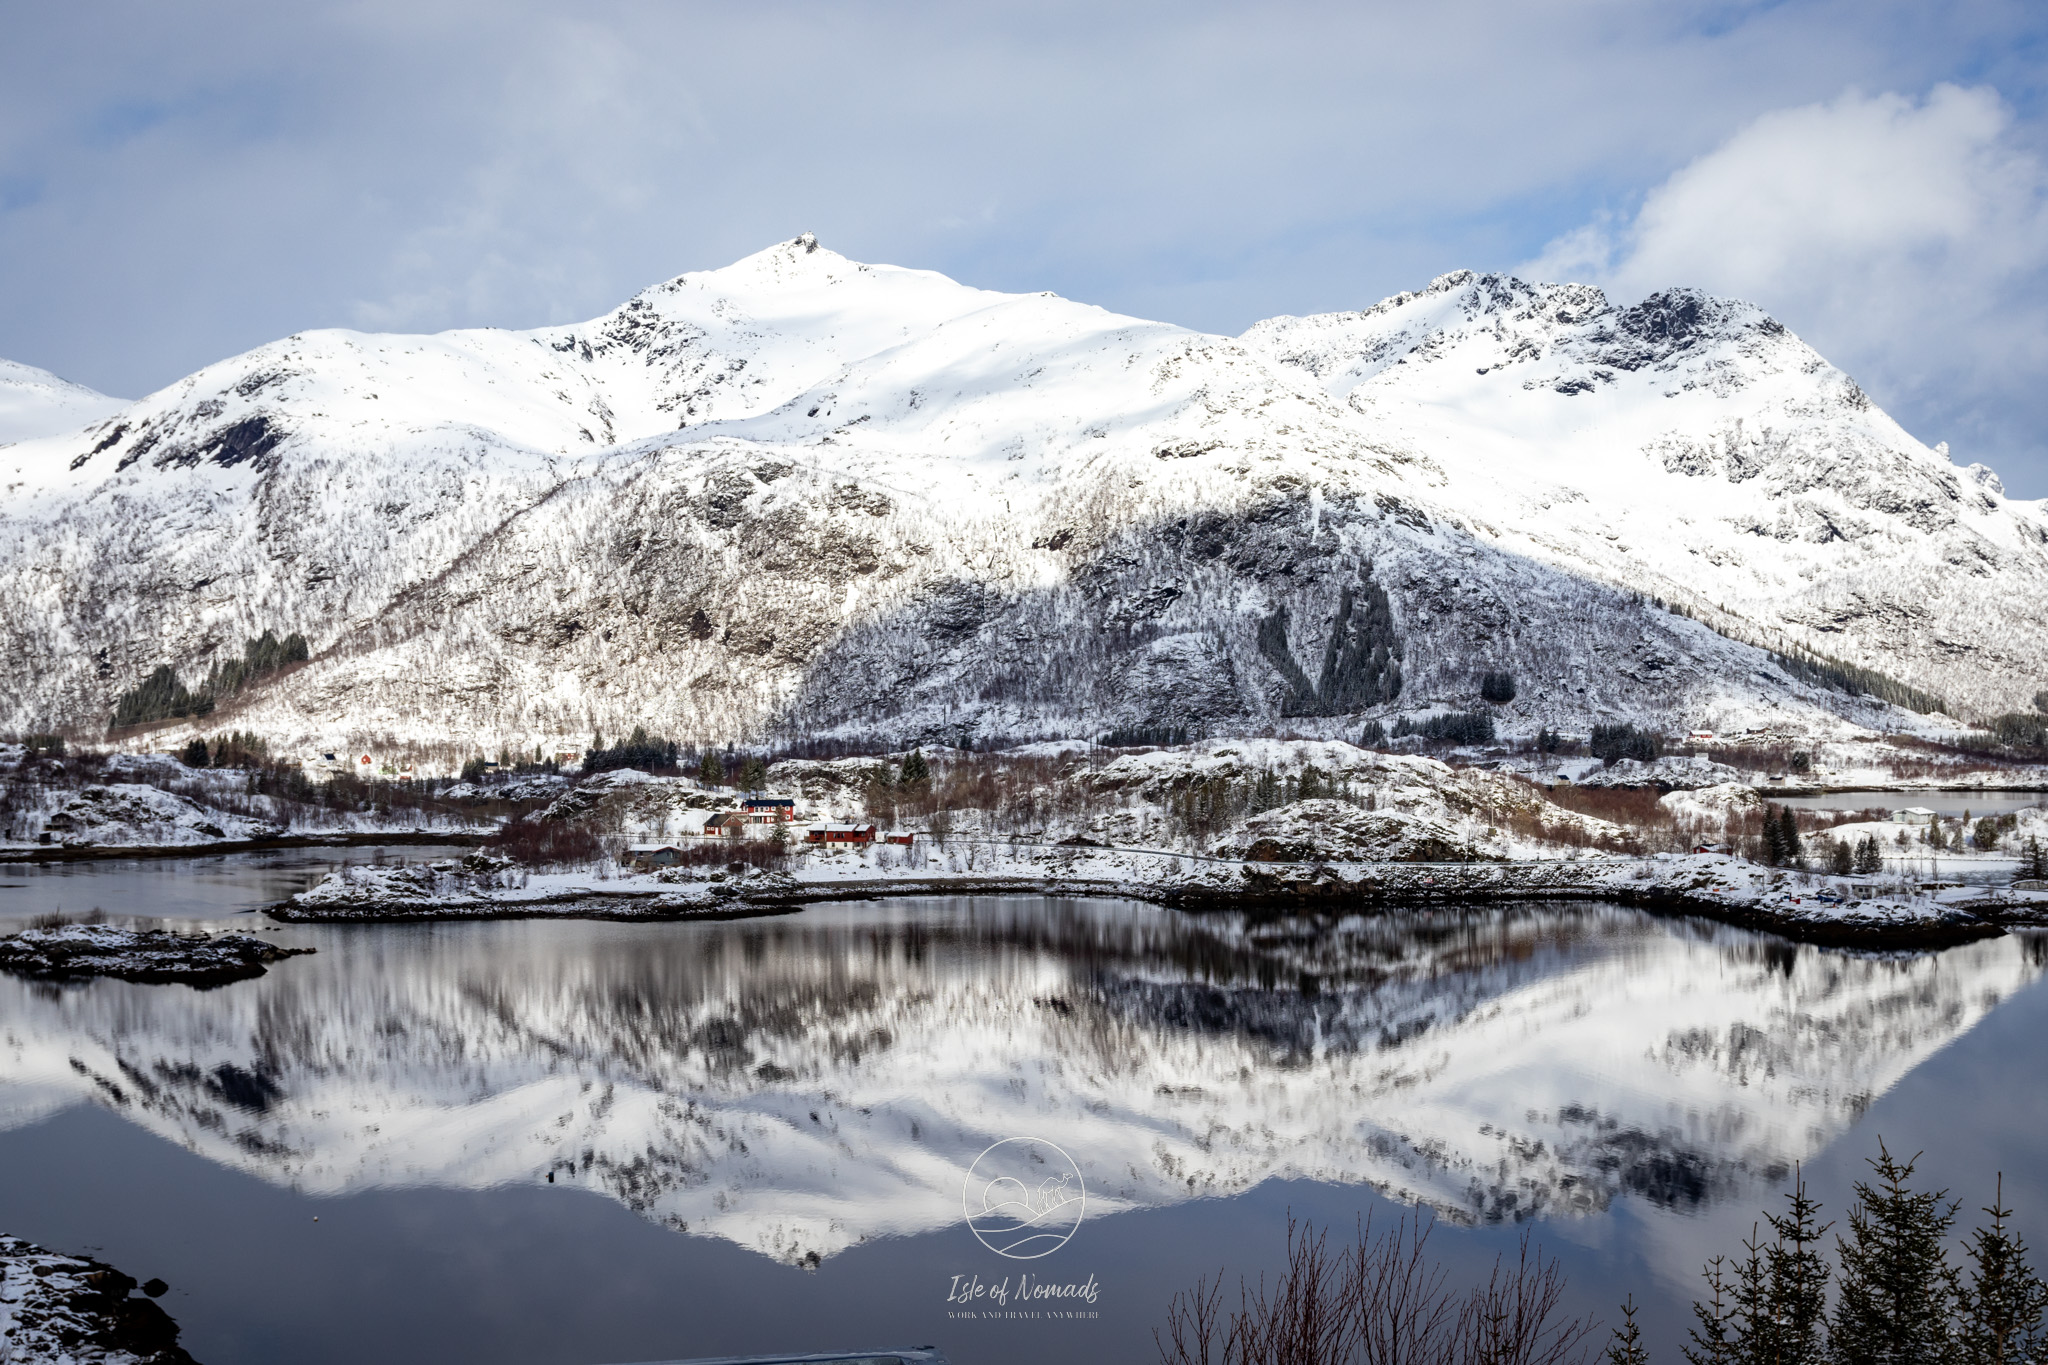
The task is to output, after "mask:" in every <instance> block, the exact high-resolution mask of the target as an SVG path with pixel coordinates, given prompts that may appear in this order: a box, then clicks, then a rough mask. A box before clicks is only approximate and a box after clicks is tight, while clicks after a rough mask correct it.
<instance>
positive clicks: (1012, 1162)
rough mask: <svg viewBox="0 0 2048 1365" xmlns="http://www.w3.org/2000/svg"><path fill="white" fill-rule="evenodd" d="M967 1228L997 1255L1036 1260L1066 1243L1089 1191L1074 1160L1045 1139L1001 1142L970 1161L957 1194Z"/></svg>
mask: <svg viewBox="0 0 2048 1365" xmlns="http://www.w3.org/2000/svg"><path fill="white" fill-rule="evenodd" d="M960 1202H961V1205H962V1207H963V1208H964V1209H965V1210H966V1213H967V1226H968V1227H970V1228H972V1229H973V1230H974V1235H975V1236H976V1237H978V1238H979V1239H981V1244H982V1245H983V1246H985V1247H987V1248H988V1249H989V1250H990V1251H993V1252H994V1253H995V1254H996V1255H998V1256H1008V1257H1009V1258H1010V1259H1012V1260H1016V1261H1034V1260H1037V1259H1038V1258H1039V1257H1040V1256H1047V1255H1050V1254H1051V1253H1053V1252H1055V1251H1058V1250H1059V1249H1060V1248H1061V1247H1063V1246H1065V1245H1066V1244H1067V1241H1068V1239H1069V1238H1071V1237H1072V1236H1073V1235H1074V1233H1075V1232H1076V1231H1077V1230H1078V1229H1079V1228H1080V1226H1081V1215H1082V1214H1083V1213H1084V1212H1086V1211H1087V1207H1088V1192H1087V1190H1086V1189H1085V1188H1083V1186H1082V1184H1081V1168H1080V1167H1079V1166H1076V1165H1075V1164H1074V1159H1073V1158H1072V1157H1070V1156H1068V1155H1067V1154H1066V1153H1065V1152H1063V1151H1061V1150H1060V1149H1059V1148H1058V1147H1055V1146H1054V1145H1053V1144H1052V1143H1050V1142H1047V1141H1045V1140H1044V1139H1043V1138H1004V1139H1003V1140H1002V1141H1001V1142H998V1143H995V1144H994V1145H992V1146H991V1147H989V1149H988V1150H987V1151H985V1152H983V1153H982V1154H981V1155H980V1156H978V1157H976V1158H975V1159H974V1165H972V1166H970V1167H969V1168H968V1170H967V1184H966V1187H965V1188H964V1189H963V1190H962V1191H961V1199H960Z"/></svg>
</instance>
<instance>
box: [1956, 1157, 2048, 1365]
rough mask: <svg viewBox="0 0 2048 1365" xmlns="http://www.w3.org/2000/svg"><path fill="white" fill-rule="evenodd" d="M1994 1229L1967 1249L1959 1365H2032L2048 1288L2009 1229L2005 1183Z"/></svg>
mask: <svg viewBox="0 0 2048 1365" xmlns="http://www.w3.org/2000/svg"><path fill="white" fill-rule="evenodd" d="M1984 1212H1986V1213H1988V1214H1990V1215H1991V1226H1990V1227H1980V1228H1978V1229H1977V1231H1976V1232H1975V1233H1974V1234H1973V1235H1972V1236H1971V1238H1970V1243H1969V1256H1970V1282H1969V1283H1968V1284H1967V1285H1965V1286H1964V1287H1963V1290H1962V1293H1961V1296H1960V1304H1959V1306H1960V1309H1961V1314H1960V1316H1961V1319H1962V1321H1961V1331H1960V1333H1959V1334H1958V1335H1959V1340H1958V1341H1957V1343H1956V1344H1957V1346H1958V1347H1960V1350H1959V1352H1958V1357H1957V1358H1958V1359H1959V1361H1960V1362H1961V1365H2032V1362H2034V1361H2038V1360H2039V1359H2040V1358H2041V1345H2042V1343H2041V1315H2042V1313H2043V1311H2044V1310H2048V1285H2043V1284H2042V1283H2041V1279H2040V1277H2039V1276H2037V1275H2036V1274H2034V1271H2033V1267H2032V1266H2030V1265H2028V1264H2027V1244H2026V1243H2025V1242H2024V1241H2022V1240H2021V1239H2020V1238H2019V1237H2018V1236H2017V1235H2015V1234H2014V1233H2013V1232H2012V1231H2011V1230H2010V1229H2009V1228H2007V1226H2006V1220H2007V1219H2009V1218H2011V1217H2012V1210H2011V1209H2009V1208H2006V1207H2005V1177H2004V1175H2002V1174H2001V1175H2000V1176H1999V1178H1998V1193H1997V1194H1996V1195H1995V1196H1993V1198H1992V1201H1991V1207H1989V1208H1987V1209H1985V1210H1984Z"/></svg>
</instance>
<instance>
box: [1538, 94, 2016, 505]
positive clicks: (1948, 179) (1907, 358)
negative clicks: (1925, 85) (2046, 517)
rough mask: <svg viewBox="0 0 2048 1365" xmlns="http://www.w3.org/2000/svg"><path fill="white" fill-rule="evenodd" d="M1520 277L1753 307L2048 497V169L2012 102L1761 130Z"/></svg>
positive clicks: (1827, 108)
mask: <svg viewBox="0 0 2048 1365" xmlns="http://www.w3.org/2000/svg"><path fill="white" fill-rule="evenodd" d="M1523 271H1524V272H1525V273H1527V274H1530V275H1532V276H1534V277H1538V278H1543V279H1576V280H1580V281H1583V282H1587V283H1594V284H1599V285H1602V286H1603V287H1605V288H1607V289H1608V290H1609V291H1610V292H1611V293H1613V294H1615V295H1617V296H1618V297H1621V298H1625V299H1632V298H1636V297H1640V296H1641V295H1643V294H1645V293H1648V292H1650V291H1652V290H1655V289H1658V288H1662V287H1665V286H1668V285H1673V284H1690V285H1696V286H1699V287H1701V288H1704V289H1707V290H1710V291H1712V292H1714V293H1718V294H1726V295H1733V296H1736V297H1740V298H1745V299H1748V300H1750V301H1752V302H1755V303H1757V304H1759V305H1761V306H1762V307H1764V308H1765V309H1767V310H1769V311H1770V312H1771V313H1773V314H1774V315H1775V316H1777V317H1778V318H1780V319H1781V320H1782V321H1784V322H1785V323H1786V324H1787V325H1788V326H1790V327H1792V328H1793V330H1795V331H1797V332H1798V333H1799V334H1800V335H1801V336H1803V337H1804V338H1805V339H1806V340H1807V341H1808V342H1810V343H1811V344H1812V345H1813V346H1814V347H1815V348H1816V349H1817V350H1819V351H1820V352H1821V353H1822V354H1824V355H1826V356H1827V357H1828V358H1829V359H1831V360H1833V361H1835V362H1836V363H1837V364H1839V365H1841V366H1843V367H1844V368H1846V369H1848V370H1849V371H1850V372H1851V373H1853V374H1855V375H1856V377H1857V378H1858V379H1859V380H1860V381H1861V382H1862V383H1863V385H1864V387H1865V388H1867V389H1868V390H1870V392H1871V393H1872V395H1873V396H1874V397H1876V398H1877V399H1878V401H1879V402H1881V403H1883V404H1884V405H1885V406H1886V407H1887V408H1889V409H1890V410H1892V411H1893V413H1894V415H1896V416H1898V417H1899V418H1900V419H1901V420H1902V421H1904V422H1905V423H1906V425H1907V426H1908V427H1909V428H1911V429H1913V430H1914V431H1915V434H1916V435H1919V436H1921V437H1922V438H1923V439H1925V440H1927V441H1929V442H1933V441H1936V440H1940V439H1944V438H1945V439H1948V440H1949V441H1950V442H1951V443H1952V444H1953V445H1954V447H1955V449H1956V455H1957V458H1958V459H1959V461H1961V462H1964V463H1968V462H1969V461H1971V460H1972V459H1986V460H1987V462H1992V463H1996V462H1999V461H2001V460H2002V461H2005V462H2008V463H2012V462H2017V463H2019V464H2020V465H2021V466H2023V468H2024V470H2025V473H2026V474H2027V475H2028V476H2029V477H2023V478H2022V479H2021V480H2020V481H2021V482H2022V483H2026V484H2040V483H2041V482H2043V480H2042V479H2041V477H2040V472H2041V471H2040V470H2039V468H2038V466H2039V462H2040V458H2041V451H2040V442H2039V437H2038V435H2037V434H2036V433H2038V432H2039V431H2040V430H2041V429H2042V418H2043V417H2044V416H2048V403H2044V400H2042V399H2040V398H2038V397H2027V396H2025V395H2031V394H2033V393H2034V392H2035V391H2036V390H2037V389H2038V388H2039V387H2040V385H2039V376H2040V375H2041V373H2042V371H2043V369H2044V362H2048V333H2044V330H2043V328H2042V327H2041V325H2040V318H2041V316H2042V304H2043V303H2044V302H2048V168H2044V166H2043V164H2042V162H2041V160H2040V158H2039V157H2038V156H2036V155H2035V154H2034V153H2033V152H2032V151H2031V150H2030V149H2029V148H2027V147H2026V146H2025V145H2023V143H2022V141H2021V138H2020V130H2018V129H2017V128H2016V126H2015V123H2014V120H2013V117H2012V114H2011V111H2010V110H2009V109H2008V108H2007V106H2006V105H2005V103H2004V102H2003V101H2002V100H2001V99H2000V98H1999V96H1998V94H1997V92H1996V91H1993V90H1988V89H1963V88H1959V87H1957V86H1953V85H1939V86H1936V87H1935V88H1934V89H1933V90H1932V92H1931V93H1929V94H1928V95H1927V96H1926V98H1924V99H1918V100H1916V99H1911V98H1908V97H1905V96H1902V95H1898V94H1882V95H1863V94H1859V93H1855V92H1851V93H1848V94H1845V95H1842V96H1841V97H1839V98H1837V99H1834V100H1831V101H1829V102H1826V103H1822V104H1810V105H1805V106H1802V107H1799V108H1794V109H1784V110H1779V111H1777V112H1774V113H1769V114H1765V115H1764V116H1762V117H1760V118H1758V119H1756V120H1755V121H1753V122H1751V123H1750V124H1748V125H1747V126H1746V127H1744V128H1743V129H1742V130H1741V131H1739V132H1737V133H1736V134H1735V135H1734V136H1733V137H1731V138H1729V139H1728V140H1727V141H1726V142H1724V143H1722V144H1721V145H1720V146H1719V147H1717V148H1715V149H1714V150H1713V151H1710V152H1708V153H1706V154H1705V155H1703V156H1701V157H1699V158H1698V159H1697V160H1695V161H1693V162H1692V163H1691V164H1689V165H1687V166H1685V167H1684V168H1683V169H1681V170H1679V171H1678V172H1677V173H1676V174H1674V175H1672V176H1671V177H1670V178H1669V179H1668V180H1666V181H1664V183H1662V184H1661V185H1659V186H1657V187H1656V188H1655V189H1653V190H1651V191H1650V192H1649V194H1648V195H1646V196H1645V197H1644V199H1643V201H1642V203H1641V206H1640V208H1638V209H1637V211H1636V212H1635V213H1634V215H1633V216H1632V217H1625V218H1622V219H1620V220H1616V219H1614V218H1607V219H1602V220H1596V221H1595V222H1593V223H1590V224H1588V225H1586V226H1584V227H1582V228H1580V229H1578V230H1577V231H1574V232H1571V233H1568V234H1566V235H1565V236H1563V237H1560V238H1559V239H1557V240H1556V241H1554V242H1552V243H1551V244H1550V246H1549V247H1548V248H1547V249H1546V250H1545V251H1544V252H1543V254H1542V255H1541V256H1540V257H1538V258H1537V259H1536V260H1535V261H1532V262H1530V263H1529V264H1528V265H1526V266H1525V267H1523ZM2040 491H2048V489H2042V490H2040Z"/></svg>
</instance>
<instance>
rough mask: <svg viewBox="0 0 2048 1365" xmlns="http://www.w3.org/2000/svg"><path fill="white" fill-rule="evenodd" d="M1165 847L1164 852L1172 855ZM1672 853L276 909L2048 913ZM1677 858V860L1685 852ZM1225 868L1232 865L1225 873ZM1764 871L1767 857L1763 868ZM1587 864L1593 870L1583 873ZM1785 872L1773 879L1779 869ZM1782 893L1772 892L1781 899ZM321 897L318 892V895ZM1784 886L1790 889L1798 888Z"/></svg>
mask: <svg viewBox="0 0 2048 1365" xmlns="http://www.w3.org/2000/svg"><path fill="white" fill-rule="evenodd" d="M1163 856H1170V855H1163ZM1706 856H1709V855H1698V856H1696V857H1695V858H1694V859H1693V860H1690V861H1691V865H1689V866H1686V867H1684V868H1682V869H1680V868H1675V867H1673V868H1670V869H1669V870H1670V871H1673V872H1678V873H1680V875H1681V876H1682V877H1683V878H1684V879H1685V880H1687V881H1690V882H1693V883H1697V884H1694V885H1681V884H1678V882H1679V878H1676V877H1665V878H1657V877H1655V876H1654V875H1651V874H1649V873H1647V872H1646V869H1654V867H1655V866H1656V865H1655V863H1653V862H1648V861H1645V860H1638V859H1611V860H1599V861H1597V862H1593V861H1588V860H1577V861H1567V860H1557V861H1544V862H1521V863H1503V862H1492V863H1480V862H1474V863H1457V864H1422V863H1384V864H1354V865H1350V866H1348V867H1347V866H1340V865H1333V864H1329V863H1291V864H1274V863H1265V864H1260V863H1237V862H1229V863H1222V862H1221V861H1220V860H1218V861H1217V862H1216V863H1215V864H1213V865H1214V866H1216V867H1217V868H1218V871H1216V872H1211V873H1209V874H1208V875H1206V876H1195V877H1182V878H1179V879H1173V880H1167V879H1159V878H1146V877H1130V876H1110V875H1089V874H1088V873H1087V872H1085V871H1082V870H1081V869H1078V868H1071V869H1068V870H1053V869H1046V870H1044V871H1042V872H1033V873H998V872H990V873H986V874H958V873H956V874H951V875H947V874H940V875H936V876H919V875H902V876H895V877H889V876H872V877H869V876H857V875H856V876H849V877H843V878H838V879H833V880H824V879H818V880H802V879H799V878H796V877H793V876H790V875H789V874H787V873H769V874H758V875H750V876H747V877H743V878H740V879H737V880H735V881H732V882H721V883H717V884H711V883H708V882H703V881H698V882H684V883H667V884H656V885H644V884H634V885H630V886H626V887H621V888H619V889H616V890H604V891H598V890H595V889H593V888H591V887H588V886H568V887H563V888H562V889H560V890H557V891H543V892H542V893H541V894H538V895H502V894H492V893H491V891H490V890H489V889H486V888H477V887H469V888H463V887H461V886H460V881H461V880H462V879H461V878H460V876H459V875H457V876H456V877H455V878H454V880H455V882H456V884H455V885H451V886H450V887H449V889H448V893H441V892H438V891H435V892H428V891H424V890H422V889H420V888H417V887H408V888H405V889H403V890H401V889H398V888H378V889H371V890H368V891H367V893H366V894H361V895H349V894H346V893H345V892H343V891H342V890H341V889H339V888H337V889H336V890H335V891H334V892H332V893H330V894H327V895H324V896H320V897H317V898H315V897H313V896H312V895H311V893H307V894H302V895H301V896H300V897H295V898H293V899H292V900H289V901H284V902H281V903H279V904H278V905H275V906H273V907H271V908H270V909H269V910H268V911H267V912H266V913H267V915H268V917H269V918H270V919H272V920H273V921H275V922H278V923H280V924H345V923H421V922H436V921H439V922H455V921H463V920H501V919H547V918H560V919H588V920H654V921H674V920H688V919H721V920H724V919H740V918H748V917H753V916H769V915H780V914H790V913H794V912H796V911H799V910H802V909H804V908H806V907H808V906H812V905H824V904H831V903H835V902H845V901H880V900H897V899H909V898H914V897H929V896H998V895H1000V896H1017V895H1027V896H1086V897H1113V898H1118V899H1127V900H1139V901H1144V902H1147V903H1150V904H1154V905H1160V906H1163V907H1166V908H1169V909H1175V910H1180V911H1184V912H1186V913H1190V914H1204V913H1214V912H1218V911H1225V910H1249V911H1253V912H1265V913H1274V914H1285V913H1300V912H1314V911H1327V912H1334V913H1341V914H1376V913H1397V912H1399V911H1402V910H1410V909H1426V908H1429V907H1432V906H1445V907H1448V906H1474V905H1490V904H1511V903H1519V902H1528V901H1557V900H1587V901H1595V902H1600V903H1605V904H1615V905H1625V906H1631V907H1634V908H1636V909H1640V910H1644V911H1646V912H1648V913H1650V914H1654V915H1658V916H1663V917H1671V918H1694V919H1705V920H1709V921H1712V922H1715V923H1719V924H1726V925H1729V926H1731V927H1734V928H1739V929H1746V930H1751V931H1757V932H1764V933H1771V934H1775V935H1778V936H1779V937H1782V938H1786V939H1790V940H1793V941H1796V942H1802V943H1811V944H1814V945H1816V946H1820V947H1835V948H1860V949H1866V950H1873V951H1904V950H1920V949H1930V948H1942V947H1950V946H1954V945H1956V944H1961V943H1968V942H1971V941H1974V940H1976V939H1981V938H1993V937H1997V936H2000V935H2002V934H2005V933H2006V932H2008V931H2009V929H2012V928H2024V927H2028V926H2029V925H2030V924H2048V897H2044V898H2043V899H2042V900H2040V901H2038V902H2037V901H2033V900H2032V899H2027V900H2015V899H2013V898H2012V897H2011V895H2010V894H2003V895H2001V893H1996V892H1990V891H1982V892H1974V893H1972V894H1969V895H1967V896H1966V897H1963V898H1959V899H1957V900H1955V901H1953V902H1949V903H1939V902H1937V903H1926V904H1915V903H1910V902H1906V901H1884V900H1876V899H1873V900H1870V901H1864V902H1856V903H1853V904H1842V903H1833V904H1831V903H1828V902H1822V901H1819V900H1818V899H1817V898H1815V897H1814V896H1813V895H1812V894H1810V893H1809V894H1806V895H1803V896H1799V897H1788V896H1786V895H1785V894H1784V893H1783V892H1782V891H1781V890H1779V889H1778V885H1776V884H1774V885H1773V886H1772V887H1770V888H1769V889H1767V890H1766V891H1765V892H1764V893H1763V894H1762V895H1758V894H1756V893H1755V892H1754V889H1753V888H1745V889H1744V890H1743V891H1740V892H1738V891H1736V889H1735V888H1734V887H1733V886H1731V887H1730V888H1729V890H1728V892H1727V893H1725V894H1724V893H1722V892H1721V891H1720V890H1719V889H1718V887H1717V888H1715V889H1713V890H1709V889H1707V887H1706V884H1707V883H1711V882H1718V881H1724V880H1732V879H1731V878H1727V877H1725V876H1717V875H1716V874H1717V873H1726V872H1728V871H1729V868H1728V867H1727V865H1726V863H1727V861H1732V860H1718V865H1710V866H1706V867H1702V866H1701V865H1700V859H1701V858H1704V857H1706ZM1676 861H1677V860H1673V862H1676ZM1223 868H1228V869H1231V870H1234V871H1235V873H1236V875H1235V876H1229V875H1227V874H1223V873H1222V871H1221V870H1222V869H1223ZM1754 870H1755V871H1756V872H1757V873H1768V870H1767V869H1760V868H1758V869H1754ZM1589 874H1590V875H1589ZM1782 881H1783V878H1782V876H1780V877H1779V878H1778V882H1779V883H1782ZM1773 897H1775V899H1773ZM309 900H311V902H312V903H308V901H309ZM1788 902H1789V903H1788Z"/></svg>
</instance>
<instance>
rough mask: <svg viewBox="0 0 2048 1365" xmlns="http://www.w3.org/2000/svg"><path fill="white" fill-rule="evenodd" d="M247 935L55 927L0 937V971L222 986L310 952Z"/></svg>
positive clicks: (97, 926) (61, 977)
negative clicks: (288, 958)
mask: <svg viewBox="0 0 2048 1365" xmlns="http://www.w3.org/2000/svg"><path fill="white" fill-rule="evenodd" d="M312 951H313V950H312V949H311V948H280V947H278V946H277V945H276V944H274V943H266V942H264V941H263V940H262V939H260V938H251V937H250V936H249V935H247V934H182V933H171V932H169V931H167V930H163V929H124V928H119V927H116V926H114V925H111V924H63V925H58V926H56V927H54V928H47V929H45V928H32V929H24V930H22V931H21V932H20V933H18V934H12V935H9V936H7V937H0V971H9V972H14V973H17V974H19V975H21V976H32V977H42V978H47V979H50V980H59V981H62V980H78V979H83V978H87V977H95V976H111V977H114V978H116V979H118V980H121V981H140V982H147V983H150V984H153V985H169V984H176V985H184V986H198V987H200V988H202V989H204V988H206V987H209V986H224V985H226V984H227V983H229V982H231V981H243V980H247V979H248V978H249V977H252V976H261V975H263V973H264V970H265V968H266V967H267V966H268V964H270V963H272V962H276V961H278V960H279V959H281V958H287V957H294V956H297V955H299V954H302V953H310V952H312Z"/></svg>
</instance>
